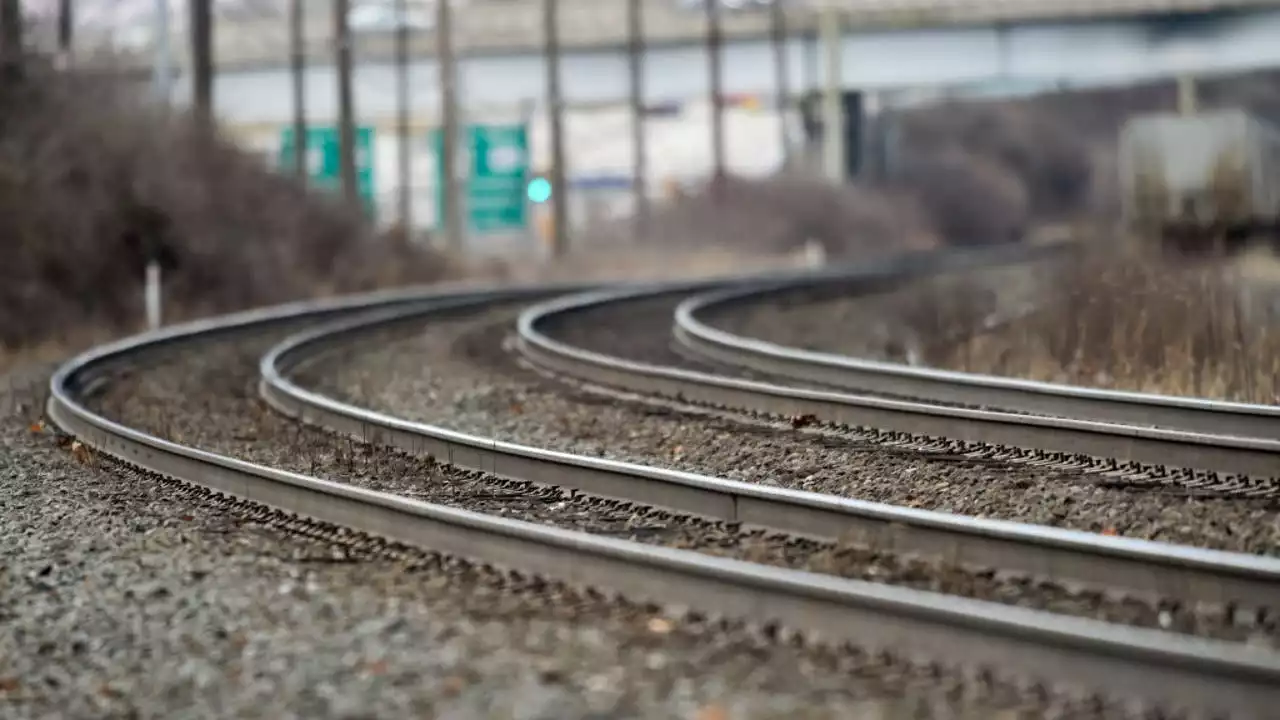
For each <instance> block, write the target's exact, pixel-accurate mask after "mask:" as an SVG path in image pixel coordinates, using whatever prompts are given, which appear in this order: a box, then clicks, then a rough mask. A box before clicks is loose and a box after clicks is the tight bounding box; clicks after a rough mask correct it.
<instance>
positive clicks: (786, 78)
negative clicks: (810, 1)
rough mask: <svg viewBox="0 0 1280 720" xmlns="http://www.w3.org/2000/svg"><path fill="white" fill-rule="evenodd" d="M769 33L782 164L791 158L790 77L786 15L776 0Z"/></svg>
mask: <svg viewBox="0 0 1280 720" xmlns="http://www.w3.org/2000/svg"><path fill="white" fill-rule="evenodd" d="M770 12H771V20H772V22H771V24H770V28H769V29H770V31H771V32H770V34H771V36H772V38H773V77H774V81H775V83H776V84H777V93H776V95H775V98H774V100H775V103H774V105H775V108H776V109H777V112H778V132H779V133H780V135H781V140H782V164H783V166H784V167H785V166H787V165H788V164H789V162H790V160H791V137H790V135H789V134H788V133H787V111H788V109H790V107H791V77H790V74H791V72H790V68H789V67H788V66H787V16H786V13H784V12H783V11H782V3H781V2H779V1H778V0H774V2H773V3H772V4H771V5H770Z"/></svg>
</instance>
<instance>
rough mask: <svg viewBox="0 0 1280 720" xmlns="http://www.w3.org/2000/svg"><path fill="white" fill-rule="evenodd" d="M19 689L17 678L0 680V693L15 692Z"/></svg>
mask: <svg viewBox="0 0 1280 720" xmlns="http://www.w3.org/2000/svg"><path fill="white" fill-rule="evenodd" d="M19 687H21V684H20V683H19V682H18V678H14V677H6V678H0V692H5V693H11V692H16V691H17V690H18V688H19Z"/></svg>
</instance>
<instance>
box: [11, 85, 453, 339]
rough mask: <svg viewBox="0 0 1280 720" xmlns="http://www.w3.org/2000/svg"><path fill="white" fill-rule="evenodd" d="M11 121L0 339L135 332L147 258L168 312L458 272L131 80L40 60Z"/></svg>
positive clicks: (14, 91) (15, 98)
mask: <svg viewBox="0 0 1280 720" xmlns="http://www.w3.org/2000/svg"><path fill="white" fill-rule="evenodd" d="M0 116H2V117H3V120H2V121H0V218H2V219H3V223H4V230H3V240H2V242H3V243H4V249H5V258H6V262H5V263H3V264H0V307H3V312H0V345H11V346H12V345H22V344H27V343H31V342H35V341H39V340H42V339H47V338H50V337H51V336H57V335H59V334H61V333H66V332H70V331H72V330H73V329H74V328H76V327H80V326H83V325H86V324H88V325H102V326H106V327H110V328H118V329H128V328H133V327H136V326H137V323H138V322H139V318H140V317H141V292H140V283H141V278H142V272H143V268H144V265H145V262H146V259H147V258H148V257H160V258H161V259H162V261H163V262H164V265H165V266H166V270H167V272H166V273H165V281H166V282H165V300H166V311H167V314H169V315H170V316H171V317H189V316H193V315H200V314H206V313H212V312H221V311H228V310H233V309H239V308H244V307H249V306H253V305H259V304H265V303H273V302H279V301H285V300H289V299H295V298H301V297H306V296H310V295H314V294H317V293H324V292H333V291H349V290H359V289H366V288H372V287H376V286H379V285H383V284H386V283H406V282H425V281H432V280H435V279H438V278H441V277H443V276H444V275H446V274H449V273H451V272H453V271H454V268H453V267H452V266H451V265H450V264H449V263H447V262H445V261H444V260H443V259H442V258H440V257H436V256H434V255H433V254H431V253H429V252H427V251H425V250H423V249H422V248H420V247H418V246H411V245H409V244H407V243H405V242H403V241H400V242H395V241H392V240H387V239H385V238H379V237H377V236H375V235H374V233H372V231H371V229H370V227H369V225H368V224H367V223H366V221H365V219H364V218H363V217H362V215H361V214H360V213H359V212H358V211H356V210H354V209H352V208H348V207H346V206H344V205H343V204H342V203H341V201H340V200H338V199H337V198H335V197H330V196H327V195H322V194H317V193H308V192H306V191H305V190H304V189H303V188H302V187H301V186H299V185H298V184H297V183H295V182H294V181H293V180H291V179H290V178H287V177H285V176H283V175H280V174H277V173H275V172H272V171H271V170H269V169H268V168H266V167H264V166H263V165H262V163H261V161H260V160H259V159H258V158H257V157H255V156H253V155H251V154H249V153H247V152H244V151H242V150H240V149H238V148H237V147H235V145H234V144H233V143H231V142H230V141H229V140H227V139H224V138H221V137H217V136H213V135H210V134H209V133H208V132H207V131H203V130H201V129H200V128H199V127H197V125H196V124H195V123H193V122H191V121H190V119H189V118H187V117H185V116H183V115H180V114H178V115H171V116H166V115H163V114H161V113H160V112H159V111H158V109H156V108H154V107H151V106H149V105H148V104H147V103H146V102H145V101H144V100H143V98H142V97H141V96H140V95H139V94H138V93H137V92H136V91H135V90H134V89H132V88H131V87H130V86H129V85H128V84H127V83H124V82H113V81H111V80H110V79H109V78H104V77H103V76H101V75H95V76H92V77H90V76H82V75H76V74H70V73H62V72H55V71H53V70H52V69H49V68H47V67H42V66H41V65H40V64H39V63H37V62H33V63H31V66H30V68H29V72H28V82H25V83H20V84H17V85H10V86H7V87H3V88H0Z"/></svg>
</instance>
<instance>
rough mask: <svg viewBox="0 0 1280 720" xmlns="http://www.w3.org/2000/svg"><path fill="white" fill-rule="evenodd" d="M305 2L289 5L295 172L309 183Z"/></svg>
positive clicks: (300, 179)
mask: <svg viewBox="0 0 1280 720" xmlns="http://www.w3.org/2000/svg"><path fill="white" fill-rule="evenodd" d="M302 12H303V11H302V0H290V2H289V57H290V60H291V66H292V67H291V72H292V74H293V172H294V175H295V176H296V177H297V179H298V182H301V183H305V182H306V181H307V176H308V173H307V82H306V78H307V56H306V48H305V45H304V43H305V42H306V38H305V32H306V24H305V22H304V16H303V14H302Z"/></svg>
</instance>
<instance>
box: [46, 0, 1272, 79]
mask: <svg viewBox="0 0 1280 720" xmlns="http://www.w3.org/2000/svg"><path fill="white" fill-rule="evenodd" d="M152 1H153V0H100V2H102V3H103V5H104V6H105V5H108V4H112V3H114V7H112V8H111V12H114V13H119V12H124V11H129V12H132V13H133V15H132V16H131V17H130V18H129V19H128V21H127V22H128V24H127V26H126V27H125V28H124V32H123V34H120V35H117V37H116V38H115V42H114V44H115V45H116V46H117V49H123V50H128V51H129V52H131V53H132V54H133V55H134V57H135V60H136V62H137V64H138V66H139V67H147V66H148V65H149V63H150V58H151V54H150V52H151V51H150V47H149V42H150V37H149V33H148V32H147V28H146V26H145V23H142V22H141V20H140V18H143V17H145V12H144V11H145V5H144V4H143V3H146V2H152ZM46 2H47V3H48V0H46ZM90 2H92V0H90ZM379 2H381V4H384V5H390V4H391V3H392V0H379ZM454 2H455V4H456V5H457V6H458V7H459V12H458V13H457V18H456V21H455V24H456V27H455V33H456V36H455V37H456V41H457V47H458V49H459V51H460V52H462V53H464V54H470V55H477V54H499V55H507V54H511V53H518V52H527V51H532V50H537V49H538V48H539V47H540V46H541V42H542V32H541V18H540V12H539V9H540V6H541V0H454ZM409 3H410V5H411V6H414V7H415V9H417V11H418V13H419V14H421V13H422V11H423V10H426V9H428V8H430V7H432V6H433V5H434V0H409ZM88 4H89V3H82V5H88ZM183 4H184V5H185V3H183ZM126 5H127V6H128V7H124V6H126ZM242 5H243V6H245V7H250V4H246V3H244V2H240V3H239V4H237V3H229V4H227V6H226V7H227V10H226V11H224V13H223V18H222V20H221V21H220V22H219V24H218V32H217V33H216V35H217V37H216V38H215V53H216V55H217V56H218V58H219V65H220V70H222V71H224V72H226V71H231V70H234V69H240V70H246V69H257V70H262V69H268V68H273V67H281V66H283V64H284V63H285V61H286V58H287V53H288V48H287V42H288V38H287V22H286V20H285V17H284V10H283V8H284V3H283V2H282V1H281V0H275V1H274V2H272V1H270V0H268V1H267V2H255V3H252V4H251V7H252V8H253V9H252V11H249V10H246V9H244V8H242V7H241V6H242ZM826 5H833V6H836V7H837V8H839V10H840V11H841V14H842V15H843V16H844V19H845V21H846V24H847V25H849V26H850V27H856V28H858V29H859V30H860V31H866V32H876V33H879V32H889V31H899V30H919V29H928V28H954V27H981V26H993V25H997V26H1010V25H1026V24H1030V23H1043V22H1075V21H1080V20H1088V21H1098V20H1109V19H1121V18H1128V17H1134V16H1139V15H1151V14H1166V15H1168V14H1173V13H1188V12H1190V13H1210V14H1213V13H1224V12H1225V13H1231V12H1240V11H1254V10H1263V9H1270V8H1276V7H1277V2H1276V0H798V1H793V2H789V3H787V5H786V7H787V15H788V18H787V22H788V25H789V26H790V27H791V28H792V31H793V32H795V33H797V34H812V33H813V32H814V31H815V28H816V24H815V23H816V20H815V13H814V10H815V8H818V7H820V6H826ZM305 7H306V10H307V12H308V22H307V35H308V37H309V42H308V50H309V52H310V53H311V54H312V56H313V57H314V58H315V59H320V58H322V57H327V56H328V55H329V54H330V52H329V47H328V45H329V42H330V38H331V35H332V0H307V1H306V4H305ZM233 9H234V10H236V12H231V10H233ZM102 12H106V11H105V10H103V11H102ZM624 14H625V0H561V12H560V17H561V41H562V42H563V44H564V46H565V47H566V48H568V49H575V50H585V49H617V48H621V47H622V46H623V45H624V43H625V32H626V29H625V28H626V23H625V20H624ZM181 15H182V13H179V14H178V16H179V17H180V16H181ZM91 30H92V28H83V29H81V30H80V37H81V40H82V41H83V43H84V45H85V47H86V49H89V50H91V49H93V48H94V47H101V46H104V45H106V44H108V43H109V42H110V40H111V38H107V37H104V36H103V35H102V34H101V33H99V36H98V37H96V38H95V37H93V34H92V32H91ZM723 30H724V36H725V38H726V39H729V40H734V39H738V40H742V39H761V38H763V37H764V36H765V35H766V34H767V32H768V18H767V14H766V13H761V12H758V11H756V12H751V11H742V12H727V13H725V15H724V18H723ZM645 32H646V35H647V37H648V41H649V42H650V43H651V44H655V45H664V44H667V45H669V44H693V43H697V42H698V41H700V39H701V38H702V36H703V34H704V32H705V20H704V18H703V16H702V14H701V13H700V12H690V11H688V10H685V9H682V8H680V7H679V4H678V3H677V2H676V0H649V1H648V2H647V3H646V5H645ZM178 35H180V36H185V33H182V32H179V33H178ZM177 39H179V40H180V42H177V43H176V44H175V45H174V47H173V50H174V53H175V57H176V58H179V59H181V58H185V57H186V56H187V54H188V53H187V48H186V46H185V37H181V38H177ZM434 43H435V38H434V34H433V33H431V32H421V33H417V37H415V38H414V52H415V54H432V53H433V52H434ZM121 45H124V46H126V47H120V46H121ZM356 53H357V54H358V55H359V56H360V57H362V58H364V59H365V60H368V61H378V60H386V59H389V58H390V57H391V53H392V34H391V33H389V32H383V33H366V34H364V35H363V36H361V37H358V38H357V45H356Z"/></svg>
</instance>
